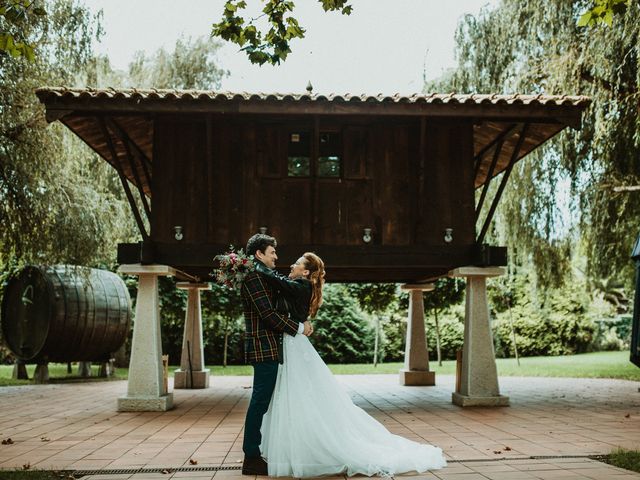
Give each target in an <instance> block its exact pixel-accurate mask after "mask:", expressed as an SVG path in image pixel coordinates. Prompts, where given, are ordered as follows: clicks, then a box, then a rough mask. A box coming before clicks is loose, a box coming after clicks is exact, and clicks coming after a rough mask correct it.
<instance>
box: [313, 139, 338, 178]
mask: <svg viewBox="0 0 640 480" xmlns="http://www.w3.org/2000/svg"><path fill="white" fill-rule="evenodd" d="M319 154H320V155H319V156H318V172H317V174H318V176H319V177H339V176H340V171H341V167H342V136H341V135H340V133H339V132H321V133H320V151H319Z"/></svg>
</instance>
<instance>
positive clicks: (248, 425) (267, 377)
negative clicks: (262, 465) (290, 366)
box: [242, 360, 279, 457]
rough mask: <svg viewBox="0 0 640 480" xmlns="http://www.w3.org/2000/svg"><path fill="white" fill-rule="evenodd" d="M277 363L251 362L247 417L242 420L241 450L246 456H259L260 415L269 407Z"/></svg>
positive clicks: (274, 384) (260, 436)
mask: <svg viewBox="0 0 640 480" xmlns="http://www.w3.org/2000/svg"><path fill="white" fill-rule="evenodd" d="M278 365H279V363H278V362H277V361H276V360H269V361H266V362H259V363H253V364H252V366H253V391H252V392H251V402H249V408H248V409H247V418H246V419H245V422H244V441H243V443H242V450H243V451H244V454H245V456H246V457H259V456H260V443H261V442H262V435H261V434H260V427H261V426H262V417H263V416H264V414H265V413H266V412H267V410H268V408H269V403H271V397H272V395H273V390H274V388H275V386H276V379H277V378H278Z"/></svg>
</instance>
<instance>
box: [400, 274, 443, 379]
mask: <svg viewBox="0 0 640 480" xmlns="http://www.w3.org/2000/svg"><path fill="white" fill-rule="evenodd" d="M402 289H403V290H408V291H409V314H408V318H407V339H406V343H405V351H404V368H403V369H402V370H400V385H407V386H409V385H435V384H436V373H435V372H431V371H429V349H428V348H427V337H426V334H425V324H424V302H423V299H422V295H423V293H422V292H429V291H431V290H433V289H434V285H433V283H426V284H420V285H403V286H402Z"/></svg>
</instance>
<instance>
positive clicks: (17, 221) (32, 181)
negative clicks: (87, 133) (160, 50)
mask: <svg viewBox="0 0 640 480" xmlns="http://www.w3.org/2000/svg"><path fill="white" fill-rule="evenodd" d="M44 7H45V8H46V11H47V15H46V16H41V17H38V18H37V19H35V20H34V21H32V22H29V23H25V24H24V25H23V27H24V29H23V30H22V33H21V34H22V36H23V40H24V41H25V42H27V43H29V44H32V45H34V48H35V49H36V52H37V55H36V56H35V58H34V59H32V60H31V61H29V60H28V59H27V58H23V57H20V58H16V57H11V56H8V55H0V111H2V115H1V116H0V224H1V225H2V229H0V269H1V270H5V271H6V270H7V269H8V268H9V266H10V265H16V264H20V263H24V262H37V263H57V262H65V263H74V264H100V263H108V262H109V260H110V259H112V257H113V256H114V255H113V252H115V245H116V243H118V241H122V240H123V239H126V238H128V235H129V232H130V231H131V230H130V228H129V225H128V220H127V219H128V215H127V214H126V203H125V202H123V201H122V199H121V195H120V194H119V185H118V179H117V176H115V175H114V174H113V173H112V172H110V171H109V169H108V168H107V167H106V166H105V165H103V164H104V162H101V161H99V160H98V158H97V156H96V155H95V154H94V153H93V152H92V151H91V150H90V149H89V148H88V147H86V146H85V145H84V144H83V143H82V142H80V141H79V140H78V139H77V138H76V137H75V136H73V135H72V134H71V133H70V132H67V131H66V129H65V128H64V127H63V126H61V125H59V124H51V125H49V124H48V123H47V122H46V119H45V116H44V108H43V107H42V105H41V104H40V102H39V101H38V99H37V97H36V96H35V93H34V91H35V89H36V88H37V87H41V86H43V85H70V86H73V85H74V84H75V83H76V79H77V78H78V76H79V75H81V74H82V72H83V71H84V69H85V67H86V66H87V65H88V64H89V62H90V59H91V58H92V56H93V44H94V42H95V40H96V39H97V38H98V37H99V35H100V33H101V27H100V19H99V17H95V16H93V15H91V14H90V12H89V11H88V9H87V8H86V7H85V6H84V5H82V4H81V3H80V2H77V1H69V0H51V1H48V2H45V3H44ZM113 260H115V259H113Z"/></svg>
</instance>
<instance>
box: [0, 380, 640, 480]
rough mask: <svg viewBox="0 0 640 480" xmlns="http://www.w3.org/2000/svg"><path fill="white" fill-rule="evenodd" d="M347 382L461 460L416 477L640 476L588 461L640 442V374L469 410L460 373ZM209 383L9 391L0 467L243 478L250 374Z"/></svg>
mask: <svg viewBox="0 0 640 480" xmlns="http://www.w3.org/2000/svg"><path fill="white" fill-rule="evenodd" d="M339 379H340V381H341V382H342V383H343V384H344V385H345V387H346V388H347V389H348V390H349V391H350V393H351V395H352V398H353V399H354V401H355V402H356V403H357V404H358V405H360V406H361V407H362V408H364V409H365V410H367V411H368V412H369V413H370V414H371V415H373V416H374V417H376V418H377V419H378V420H380V421H381V422H383V423H384V424H385V425H386V426H387V427H388V428H389V429H390V430H391V431H393V432H394V433H397V434H400V435H403V436H406V437H407V438H411V439H415V440H419V441H425V442H428V443H431V444H435V445H438V446H440V447H442V448H443V450H444V451H445V453H446V455H447V458H448V459H449V460H453V462H451V463H450V466H448V467H447V468H446V469H444V470H440V471H438V472H434V473H430V474H426V475H421V476H419V477H417V476H415V477H413V478H440V479H443V480H453V479H465V480H473V479H476V478H482V479H487V478H489V479H495V480H499V479H514V480H516V479H521V478H523V479H524V478H538V479H551V478H562V479H574V478H583V479H584V478H590V479H607V478H615V479H622V478H639V479H640V475H637V474H632V473H629V472H626V471H623V470H619V469H615V468H613V467H608V466H606V465H604V464H602V463H600V462H596V461H593V460H589V459H587V458H580V456H586V455H594V454H606V453H609V452H610V451H611V450H612V449H613V448H615V447H618V446H620V447H626V448H640V392H639V390H638V387H639V386H640V385H639V384H638V383H637V382H626V381H620V380H596V379H566V378H565V379H562V378H509V377H504V378H501V389H502V393H504V394H506V395H509V396H510V397H511V405H512V406H511V407H503V408H473V409H462V408H459V407H456V406H454V405H453V404H452V403H451V391H452V390H453V382H454V379H453V377H447V376H441V377H439V378H438V379H437V382H438V385H437V386H436V387H402V386H399V385H398V377H397V375H362V376H356V375H354V376H341V377H339ZM212 385H213V386H212V388H209V389H207V390H192V391H188V390H176V391H174V399H175V403H176V408H175V409H174V410H172V411H170V412H165V413H118V412H116V411H115V406H116V399H117V398H118V397H119V396H121V395H123V394H124V392H125V390H126V383H125V382H107V383H98V382H96V383H82V384H64V385H44V386H43V385H38V386H28V387H4V388H1V389H0V438H2V439H7V438H11V439H12V440H13V441H14V443H13V444H12V445H0V469H1V468H20V467H22V465H26V464H28V465H30V466H31V467H32V468H43V469H44V468H52V469H53V468H56V469H62V468H64V469H74V470H82V469H86V470H97V469H109V470H114V469H137V468H147V469H149V468H162V469H167V471H169V472H170V473H165V474H162V473H137V474H135V475H132V474H131V473H125V474H121V475H116V476H113V475H104V474H101V475H95V476H94V478H95V479H96V480H110V479H115V478H117V479H123V480H124V479H128V478H132V479H133V480H144V479H148V478H162V479H167V478H175V479H179V478H191V477H193V478H198V479H202V480H206V479H210V478H212V477H213V476H214V475H215V477H216V478H222V477H225V478H226V479H227V480H233V478H232V477H236V476H237V477H240V475H239V474H240V472H239V470H238V469H237V467H239V464H240V461H241V459H242V448H241V446H242V445H241V443H242V436H241V431H242V424H243V421H244V414H245V410H246V407H247V404H248V400H249V395H250V392H251V389H250V387H251V379H250V378H249V377H215V378H213V379H212ZM532 456H543V457H555V458H540V459H531V458H530V457H532ZM560 457H567V458H560ZM190 460H194V461H197V466H198V467H215V466H219V465H225V466H227V467H232V468H233V469H232V470H226V471H222V470H221V471H218V472H215V471H212V470H209V471H200V472H184V471H183V472H180V471H178V472H174V470H173V469H176V468H180V467H188V466H191V464H190ZM403 477H404V476H403ZM0 478H1V472H0ZM243 478H245V479H246V478H247V477H243Z"/></svg>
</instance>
